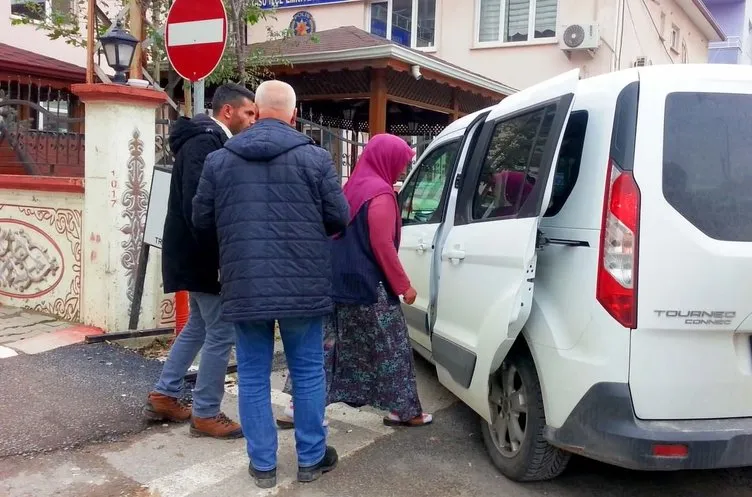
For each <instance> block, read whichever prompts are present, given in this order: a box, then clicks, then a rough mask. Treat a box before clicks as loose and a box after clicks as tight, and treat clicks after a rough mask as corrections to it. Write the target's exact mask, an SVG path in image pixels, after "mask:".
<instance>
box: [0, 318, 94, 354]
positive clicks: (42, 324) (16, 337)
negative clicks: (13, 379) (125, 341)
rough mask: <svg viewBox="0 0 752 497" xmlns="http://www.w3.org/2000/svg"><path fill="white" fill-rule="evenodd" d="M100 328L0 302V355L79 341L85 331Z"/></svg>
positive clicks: (90, 333) (52, 347)
mask: <svg viewBox="0 0 752 497" xmlns="http://www.w3.org/2000/svg"><path fill="white" fill-rule="evenodd" d="M101 333H102V330H100V329H98V328H92V327H89V326H82V325H78V324H74V323H68V322H65V321H59V320H58V319H56V318H54V317H52V316H47V315H45V314H39V313H36V312H33V311H28V310H25V309H18V308H15V307H7V306H3V305H0V359H6V358H8V357H14V356H17V355H18V354H19V353H20V354H39V353H40V352H46V351H48V350H53V349H56V348H58V347H63V346H65V345H72V344H74V343H80V342H83V340H84V337H85V336H86V335H98V334H101Z"/></svg>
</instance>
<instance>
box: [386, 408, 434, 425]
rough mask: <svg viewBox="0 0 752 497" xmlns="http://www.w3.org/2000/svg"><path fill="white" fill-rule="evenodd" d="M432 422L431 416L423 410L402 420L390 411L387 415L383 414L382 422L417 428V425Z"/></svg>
mask: <svg viewBox="0 0 752 497" xmlns="http://www.w3.org/2000/svg"><path fill="white" fill-rule="evenodd" d="M431 423H433V416H432V415H430V414H428V413H427V412H424V413H423V414H421V415H420V416H415V417H414V418H412V419H408V420H407V421H402V420H401V419H400V418H399V416H397V415H396V414H395V413H393V412H390V413H389V415H388V416H384V424H385V425H386V426H395V427H396V426H403V427H407V428H417V427H418V426H426V425H430V424H431Z"/></svg>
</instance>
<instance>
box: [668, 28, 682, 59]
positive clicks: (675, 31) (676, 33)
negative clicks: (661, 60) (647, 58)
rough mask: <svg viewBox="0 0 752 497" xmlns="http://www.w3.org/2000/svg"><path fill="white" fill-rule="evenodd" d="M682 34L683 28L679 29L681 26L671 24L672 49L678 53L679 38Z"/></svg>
mask: <svg viewBox="0 0 752 497" xmlns="http://www.w3.org/2000/svg"><path fill="white" fill-rule="evenodd" d="M680 36H681V30H680V29H679V26H677V25H676V24H672V25H671V38H670V39H669V41H670V42H671V50H673V51H674V52H676V53H679V40H680V39H681V38H680Z"/></svg>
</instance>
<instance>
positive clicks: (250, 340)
mask: <svg viewBox="0 0 752 497" xmlns="http://www.w3.org/2000/svg"><path fill="white" fill-rule="evenodd" d="M256 105H257V107H258V121H257V123H256V124H255V126H253V127H252V128H251V129H249V130H247V131H245V132H243V133H241V134H240V135H237V136H235V137H233V138H231V139H230V140H228V141H227V142H226V143H225V146H224V148H223V149H221V150H219V151H217V152H214V153H212V154H210V155H209V156H208V158H207V160H206V164H205V165H204V170H203V173H202V175H201V180H200V182H199V186H198V191H197V193H196V196H195V197H194V199H193V223H194V226H195V227H196V229H198V230H203V232H204V233H205V234H206V235H207V236H210V235H211V234H213V233H214V232H216V236H217V239H218V240H219V254H220V255H219V264H220V282H221V285H222V294H221V296H222V312H223V317H224V319H226V320H229V321H233V322H235V323H236V329H237V339H236V347H237V358H238V380H239V386H240V398H239V401H240V420H241V424H242V426H243V432H244V434H245V437H246V440H247V445H248V455H249V457H250V459H251V464H250V466H249V468H248V470H249V472H250V474H251V476H253V477H254V479H255V481H256V484H257V485H258V486H260V487H262V488H270V487H272V486H274V485H275V484H276V471H277V431H276V426H275V423H274V418H273V415H272V409H271V398H270V397H271V395H270V393H271V384H270V375H271V369H272V356H273V350H274V321H275V320H278V321H279V325H280V332H281V334H282V341H283V343H284V349H285V355H286V356H287V363H288V368H289V370H290V374H291V376H292V379H293V401H294V404H295V439H296V449H297V452H298V480H300V481H303V482H307V481H313V480H315V479H317V478H318V477H320V476H321V475H322V474H323V473H326V472H327V471H331V470H332V469H334V467H335V465H336V464H337V452H336V451H335V450H334V448H332V447H327V445H326V428H325V427H324V407H325V402H326V398H325V397H326V386H325V375H324V359H323V353H324V352H323V329H322V328H323V317H324V316H326V315H327V314H329V313H330V312H332V310H333V304H332V299H331V287H332V283H331V279H332V268H331V261H330V248H329V239H328V237H329V236H331V235H333V234H336V233H339V232H340V231H342V230H343V229H344V228H345V227H346V226H347V223H348V221H349V208H348V204H347V200H346V199H345V197H344V195H343V193H342V189H341V187H340V184H339V181H338V179H337V174H336V171H335V169H334V164H333V162H332V157H331V156H330V155H329V153H328V152H327V151H326V150H324V149H322V148H319V147H317V146H315V145H314V143H313V140H311V138H309V137H308V136H306V135H304V134H302V133H299V132H298V131H296V130H295V129H294V128H293V126H294V124H295V118H296V115H297V112H296V109H295V91H294V90H293V89H292V87H291V86H290V85H288V84H286V83H283V82H280V81H267V82H265V83H262V84H261V85H259V87H258V89H257V91H256Z"/></svg>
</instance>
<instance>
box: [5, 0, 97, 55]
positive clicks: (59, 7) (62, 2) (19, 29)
mask: <svg viewBox="0 0 752 497" xmlns="http://www.w3.org/2000/svg"><path fill="white" fill-rule="evenodd" d="M29 3H34V4H37V5H38V6H39V8H38V9H30V8H29ZM78 4H79V2H78V1H77V0H32V1H31V2H30V1H29V0H9V1H5V2H0V43H4V44H6V45H10V46H12V47H15V48H19V49H21V50H27V51H30V52H34V53H37V54H39V55H44V56H46V57H51V58H53V59H57V60H59V61H62V62H68V63H70V64H75V65H77V66H80V67H86V49H84V48H81V47H77V46H73V45H70V44H68V43H66V42H65V40H63V39H59V40H51V39H50V38H49V37H48V36H47V34H48V33H47V32H46V31H43V30H41V29H37V26H35V25H34V24H26V25H16V26H14V25H13V19H19V18H23V17H32V18H33V17H36V16H37V15H39V14H40V13H42V12H43V13H45V14H50V13H52V12H53V11H55V12H63V11H65V10H73V11H76V9H78Z"/></svg>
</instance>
